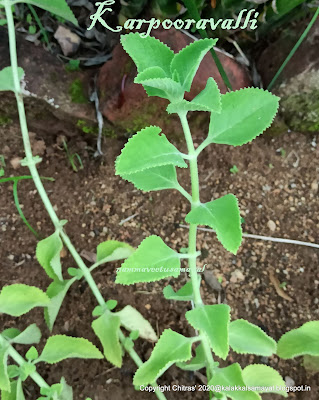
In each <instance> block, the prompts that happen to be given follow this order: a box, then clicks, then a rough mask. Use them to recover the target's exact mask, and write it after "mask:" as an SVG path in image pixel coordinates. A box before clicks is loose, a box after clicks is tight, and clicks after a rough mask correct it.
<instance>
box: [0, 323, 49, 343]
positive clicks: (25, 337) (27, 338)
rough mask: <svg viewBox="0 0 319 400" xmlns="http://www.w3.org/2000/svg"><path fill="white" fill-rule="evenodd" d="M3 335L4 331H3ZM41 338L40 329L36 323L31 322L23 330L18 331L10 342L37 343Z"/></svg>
mask: <svg viewBox="0 0 319 400" xmlns="http://www.w3.org/2000/svg"><path fill="white" fill-rule="evenodd" d="M3 335H5V332H3ZM40 339H41V331H40V329H39V328H38V327H37V326H36V324H32V325H30V326H28V327H27V328H26V329H25V330H24V331H23V332H21V333H20V332H19V334H18V335H15V336H14V337H13V338H12V339H11V340H10V343H18V344H34V343H39V342H40Z"/></svg>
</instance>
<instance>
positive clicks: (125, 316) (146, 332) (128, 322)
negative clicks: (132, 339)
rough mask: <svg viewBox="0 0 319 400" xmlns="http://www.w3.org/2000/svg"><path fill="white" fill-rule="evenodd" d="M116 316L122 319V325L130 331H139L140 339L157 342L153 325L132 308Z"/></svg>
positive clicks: (124, 309) (126, 308) (127, 307)
mask: <svg viewBox="0 0 319 400" xmlns="http://www.w3.org/2000/svg"><path fill="white" fill-rule="evenodd" d="M114 315H116V316H118V317H119V318H120V321H121V325H122V326H124V328H125V329H127V330H128V331H131V332H132V331H136V330H138V333H139V337H141V338H143V339H146V340H151V341H152V342H156V341H157V336H156V333H155V331H154V329H153V328H152V325H151V324H150V323H149V322H148V321H147V320H146V319H145V318H144V317H143V315H142V314H141V313H139V312H138V311H137V310H136V309H135V308H133V307H132V306H126V307H124V308H123V310H121V311H119V312H117V313H114Z"/></svg>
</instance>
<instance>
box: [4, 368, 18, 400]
mask: <svg viewBox="0 0 319 400" xmlns="http://www.w3.org/2000/svg"><path fill="white" fill-rule="evenodd" d="M0 371H1V368H0ZM0 379H1V378H0ZM1 400H17V381H11V382H10V390H9V391H6V390H1Z"/></svg>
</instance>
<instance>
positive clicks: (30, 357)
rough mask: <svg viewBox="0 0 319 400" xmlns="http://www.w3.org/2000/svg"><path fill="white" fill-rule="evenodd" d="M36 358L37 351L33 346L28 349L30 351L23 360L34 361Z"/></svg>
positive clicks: (37, 355)
mask: <svg viewBox="0 0 319 400" xmlns="http://www.w3.org/2000/svg"><path fill="white" fill-rule="evenodd" d="M38 357H39V353H38V350H37V349H36V348H35V347H34V346H32V347H30V349H29V350H28V351H27V352H26V355H25V358H26V359H27V360H28V361H34V360H36V359H37V358H38Z"/></svg>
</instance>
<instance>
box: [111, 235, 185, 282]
mask: <svg viewBox="0 0 319 400" xmlns="http://www.w3.org/2000/svg"><path fill="white" fill-rule="evenodd" d="M179 274H180V257H179V255H178V254H177V253H176V251H174V250H172V249H171V248H169V247H168V246H166V244H165V243H164V242H163V240H162V239H161V238H160V237H158V236H155V235H152V236H149V237H147V238H146V239H144V240H143V242H142V243H141V244H140V245H139V247H138V248H137V250H136V251H135V253H133V254H132V255H131V256H130V257H129V258H128V259H127V260H125V261H124V263H123V264H122V266H121V269H120V270H119V272H118V273H117V277H116V281H115V282H116V283H120V284H122V285H130V284H132V283H137V282H154V281H157V280H160V279H163V278H167V277H169V276H173V277H175V278H177V277H178V276H179Z"/></svg>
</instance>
